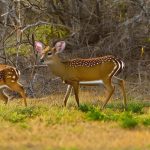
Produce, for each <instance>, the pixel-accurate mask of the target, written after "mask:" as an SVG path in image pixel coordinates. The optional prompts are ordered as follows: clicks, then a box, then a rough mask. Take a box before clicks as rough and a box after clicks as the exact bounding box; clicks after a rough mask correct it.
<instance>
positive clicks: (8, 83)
mask: <svg viewBox="0 0 150 150" xmlns="http://www.w3.org/2000/svg"><path fill="white" fill-rule="evenodd" d="M19 76H20V71H19V70H17V69H16V68H14V67H12V66H8V65H3V64H0V98H1V99H2V100H3V101H4V103H5V104H7V102H8V99H9V97H8V96H7V95H5V93H4V91H3V88H4V87H6V88H9V89H10V90H12V91H16V92H18V93H19V94H20V95H21V96H22V98H23V99H24V104H25V106H27V102H26V95H25V91H24V89H23V86H22V85H21V84H20V83H19V82H18V79H19Z"/></svg>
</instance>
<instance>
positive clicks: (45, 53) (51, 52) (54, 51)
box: [35, 41, 66, 63]
mask: <svg viewBox="0 0 150 150" xmlns="http://www.w3.org/2000/svg"><path fill="white" fill-rule="evenodd" d="M65 47H66V43H65V42H64V41H59V42H57V43H56V44H55V46H54V47H52V46H46V47H45V48H44V46H43V44H42V43H41V42H35V50H36V51H37V52H38V53H39V54H40V62H42V63H43V62H44V61H45V59H46V58H47V59H48V60H49V63H51V62H52V60H53V59H56V58H58V54H59V53H61V52H63V51H64V49H65Z"/></svg>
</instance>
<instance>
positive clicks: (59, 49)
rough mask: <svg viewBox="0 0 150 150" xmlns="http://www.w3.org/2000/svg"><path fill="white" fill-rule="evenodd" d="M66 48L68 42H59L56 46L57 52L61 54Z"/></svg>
mask: <svg viewBox="0 0 150 150" xmlns="http://www.w3.org/2000/svg"><path fill="white" fill-rule="evenodd" d="M65 47H66V42H65V41H59V42H57V43H56V44H55V48H56V52H57V53H61V52H63V51H64V49H65Z"/></svg>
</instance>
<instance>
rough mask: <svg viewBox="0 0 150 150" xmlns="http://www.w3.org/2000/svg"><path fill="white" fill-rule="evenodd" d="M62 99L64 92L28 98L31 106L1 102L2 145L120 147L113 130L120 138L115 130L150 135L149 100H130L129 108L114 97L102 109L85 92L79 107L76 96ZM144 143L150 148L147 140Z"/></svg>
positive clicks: (64, 149)
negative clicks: (64, 105)
mask: <svg viewBox="0 0 150 150" xmlns="http://www.w3.org/2000/svg"><path fill="white" fill-rule="evenodd" d="M62 99H63V96H62V95H55V96H54V95H53V96H50V97H46V98H41V99H28V103H29V106H28V107H24V106H23V104H20V103H19V104H18V100H14V101H12V102H9V103H8V105H6V106H5V105H4V104H2V103H1V104H0V121H1V124H0V142H1V143H0V149H2V150H3V149H9V146H7V145H8V142H7V141H10V143H9V144H10V145H11V147H14V148H12V149H15V150H19V149H28V146H29V147H31V148H30V149H37V145H38V148H39V149H40V150H42V149H44V150H53V149H54V150H55V149H56V150H82V149H83V150H85V149H92V147H96V148H95V149H96V150H98V149H105V148H106V147H107V149H110V148H111V146H113V148H114V149H117V148H118V144H117V143H116V144H112V143H113V142H109V144H110V145H109V144H108V141H111V136H110V135H109V134H110V133H111V132H112V136H113V138H114V139H116V140H119V139H117V136H116V134H119V135H120V136H121V137H122V138H123V139H124V140H126V141H127V140H128V139H129V138H130V137H132V136H131V135H132V134H133V135H134V134H135V136H137V137H138V136H139V140H140V139H141V136H147V138H150V135H149V134H148V133H149V129H150V109H149V106H150V104H149V103H148V102H141V101H136V100H131V101H128V109H127V111H124V107H123V104H122V101H111V102H109V104H108V105H107V107H106V108H105V109H104V110H101V109H100V108H101V104H102V102H101V101H100V102H99V101H94V102H93V101H92V97H87V98H86V99H85V96H81V102H80V107H79V108H78V107H77V106H76V103H75V99H74V97H73V96H71V98H70V99H69V100H68V101H69V102H68V103H69V104H68V105H67V107H63V106H62V105H63V101H62ZM133 129H134V130H133ZM10 131H11V132H10ZM106 131H107V132H108V133H107V132H106ZM131 131H132V134H131V135H130V132H131ZM136 132H138V133H136ZM124 134H127V135H126V136H127V137H124ZM136 134H137V135H136ZM101 137H103V138H104V140H102V139H103V138H102V139H101V140H102V141H101V142H100V143H101V144H99V140H98V139H100V138H101ZM93 139H94V140H93ZM105 139H108V140H105ZM137 139H138V138H137ZM18 141H19V142H18ZM88 141H91V142H90V143H89V142H88ZM140 141H141V140H140ZM102 142H103V143H105V144H104V145H105V146H103V143H102ZM136 142H137V144H135V143H134V142H133V143H134V144H133V145H132V144H131V145H132V146H131V145H130V146H131V147H132V148H133V149H134V147H135V148H137V146H141V147H142V146H143V144H141V145H140V142H139V141H138V140H137V141H136ZM142 142H143V141H142ZM49 143H50V144H49ZM119 143H120V142H119ZM144 144H145V147H146V148H147V146H148V143H144ZM127 145H128V143H126V145H124V144H122V145H121V146H122V147H124V149H125V148H127ZM7 147H8V148H7Z"/></svg>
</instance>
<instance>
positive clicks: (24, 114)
mask: <svg viewBox="0 0 150 150" xmlns="http://www.w3.org/2000/svg"><path fill="white" fill-rule="evenodd" d="M45 111H47V109H46V107H34V106H32V107H26V108H22V107H17V108H15V109H12V110H9V111H7V112H6V113H2V114H1V113H0V116H2V118H3V119H4V120H6V121H9V122H12V123H18V122H24V121H25V120H26V119H29V118H33V117H36V116H40V115H41V114H42V113H43V112H45Z"/></svg>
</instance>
